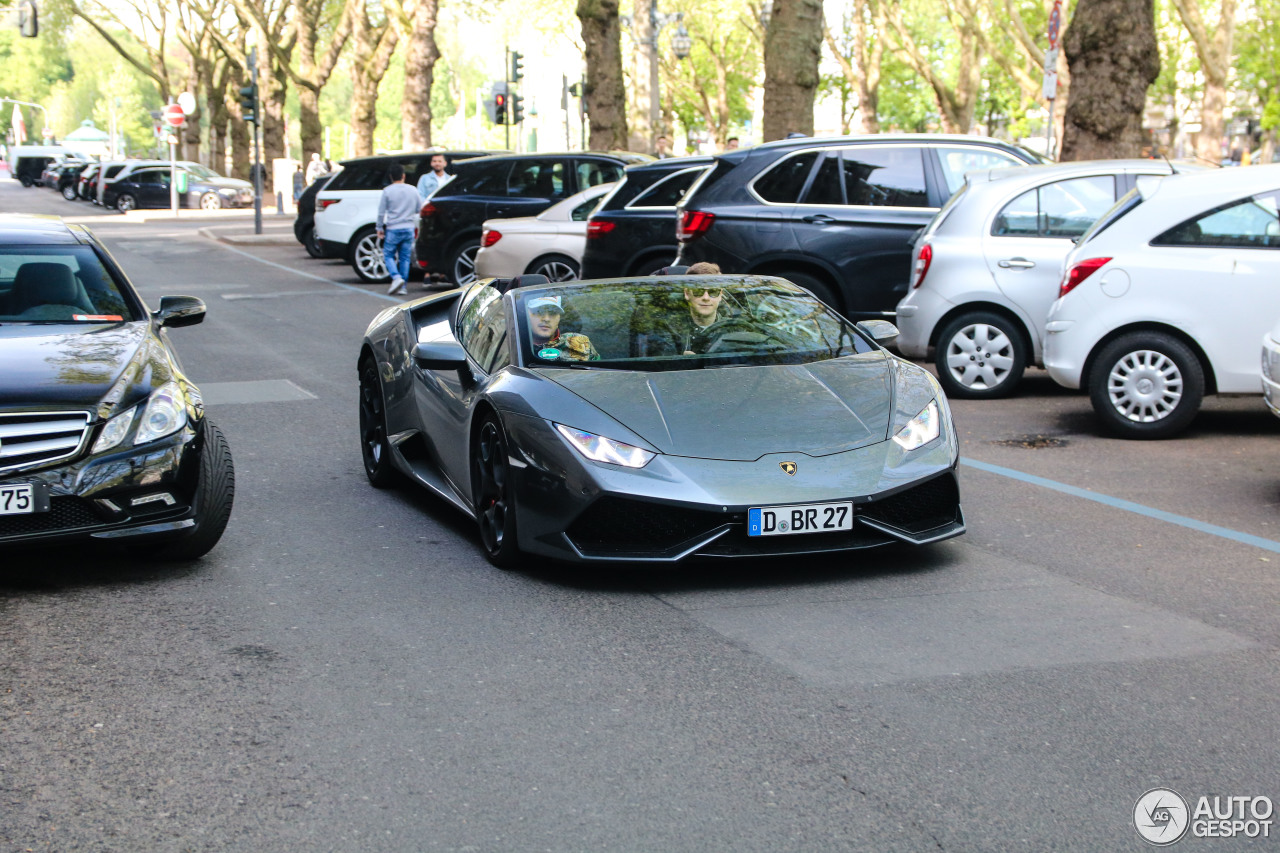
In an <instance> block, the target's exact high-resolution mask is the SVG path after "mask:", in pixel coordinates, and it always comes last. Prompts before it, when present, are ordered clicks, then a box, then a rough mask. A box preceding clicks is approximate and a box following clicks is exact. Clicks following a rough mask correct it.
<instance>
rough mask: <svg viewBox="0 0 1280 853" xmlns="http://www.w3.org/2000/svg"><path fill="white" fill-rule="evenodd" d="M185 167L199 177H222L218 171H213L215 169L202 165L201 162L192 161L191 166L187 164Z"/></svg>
mask: <svg viewBox="0 0 1280 853" xmlns="http://www.w3.org/2000/svg"><path fill="white" fill-rule="evenodd" d="M184 168H185V169H186V170H187V171H188V172H190V173H191V174H193V175H195V176H196V177H197V178H220V177H222V176H221V175H219V174H218V173H217V172H215V171H213V169H210V168H209V167H208V166H201V165H200V164H199V163H192V164H191V165H190V166H185V167H184Z"/></svg>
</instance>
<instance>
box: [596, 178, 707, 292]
mask: <svg viewBox="0 0 1280 853" xmlns="http://www.w3.org/2000/svg"><path fill="white" fill-rule="evenodd" d="M713 162H714V161H713V160H712V159H711V158H710V157H671V158H668V159H666V160H654V161H653V162H652V163H644V164H642V165H639V166H628V167H627V170H626V174H625V176H624V177H623V179H622V182H621V183H619V184H618V186H617V187H615V188H614V189H613V191H612V192H611V193H609V195H607V196H605V200H604V202H603V203H602V204H601V205H600V207H599V208H597V209H596V211H595V213H593V214H591V218H590V219H589V220H587V248H586V252H585V253H584V254H583V256H582V277H583V278H613V277H615V276H628V275H648V274H649V273H651V272H653V271H654V270H656V269H659V268H661V267H664V266H667V265H669V264H670V263H671V262H672V259H673V258H675V256H676V252H677V251H678V250H679V246H678V245H676V232H675V221H676V204H677V203H678V202H679V201H680V199H682V198H683V197H684V194H685V193H686V192H688V191H689V187H691V186H693V182H694V181H695V180H697V179H698V178H699V177H700V176H701V175H702V173H703V172H705V171H706V170H707V169H708V168H710V167H711V164H712V163H713Z"/></svg>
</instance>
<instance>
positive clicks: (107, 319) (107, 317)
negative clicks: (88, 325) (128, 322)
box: [71, 314, 124, 323]
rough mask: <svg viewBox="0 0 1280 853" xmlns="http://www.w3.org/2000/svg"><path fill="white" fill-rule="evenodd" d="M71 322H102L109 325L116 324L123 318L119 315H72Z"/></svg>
mask: <svg viewBox="0 0 1280 853" xmlns="http://www.w3.org/2000/svg"><path fill="white" fill-rule="evenodd" d="M71 319H72V320H102V321H105V322H109V323H118V322H120V321H121V320H123V319H124V318H123V317H121V316H120V315H119V314H72V315H71Z"/></svg>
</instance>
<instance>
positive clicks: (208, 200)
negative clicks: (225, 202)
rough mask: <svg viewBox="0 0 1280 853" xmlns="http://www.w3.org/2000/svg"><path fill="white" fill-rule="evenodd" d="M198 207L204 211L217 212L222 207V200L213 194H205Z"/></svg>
mask: <svg viewBox="0 0 1280 853" xmlns="http://www.w3.org/2000/svg"><path fill="white" fill-rule="evenodd" d="M200 206H201V207H203V208H204V209H205V210H217V209H218V208H220V207H222V199H220V198H218V197H217V196H216V195H214V194H213V193H205V195H204V198H203V199H201V201H200Z"/></svg>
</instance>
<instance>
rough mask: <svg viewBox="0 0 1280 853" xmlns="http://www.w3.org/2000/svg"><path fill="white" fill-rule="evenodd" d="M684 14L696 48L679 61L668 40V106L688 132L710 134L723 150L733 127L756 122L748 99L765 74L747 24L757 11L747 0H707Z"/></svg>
mask: <svg viewBox="0 0 1280 853" xmlns="http://www.w3.org/2000/svg"><path fill="white" fill-rule="evenodd" d="M682 11H683V12H684V20H683V23H684V25H685V27H686V28H687V29H688V31H689V37H690V38H691V39H692V41H693V46H692V49H691V50H690V52H689V56H688V57H687V58H685V59H677V58H676V57H675V55H674V54H673V53H672V52H671V50H670V49H669V48H668V47H666V46H665V42H664V48H663V53H662V54H661V64H660V66H659V67H660V71H661V74H662V91H663V93H664V96H663V101H664V107H665V108H666V109H667V110H668V111H669V112H671V113H674V114H675V115H676V116H677V117H678V118H679V119H680V123H681V124H682V125H683V126H684V127H685V128H686V130H690V131H701V132H705V133H708V134H710V136H711V137H712V139H714V140H715V143H716V145H717V147H723V146H724V143H725V140H727V139H728V138H729V137H730V136H732V135H733V134H732V132H731V128H733V127H741V126H742V125H743V124H744V123H745V122H746V121H747V120H748V119H750V118H751V105H750V103H749V102H748V97H749V95H750V92H751V89H752V88H753V87H754V86H755V84H756V81H757V80H758V79H759V75H760V72H761V67H762V60H761V56H760V52H759V47H758V42H757V41H756V39H755V38H754V37H753V36H752V35H751V32H750V30H748V29H747V28H746V27H744V26H743V24H742V22H743V20H744V19H747V18H748V17H749V16H750V14H751V8H750V6H749V5H748V4H747V3H746V2H745V0H702V2H699V3H691V4H689V5H688V7H687V8H685V9H684V10H682ZM670 31H671V28H668V29H667V31H666V32H670Z"/></svg>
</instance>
